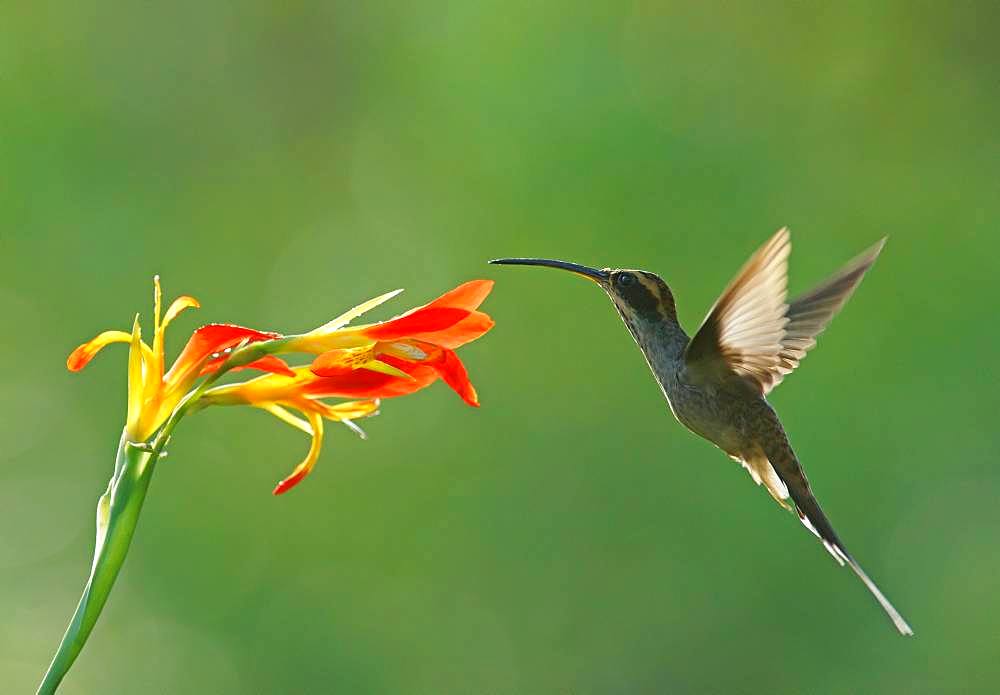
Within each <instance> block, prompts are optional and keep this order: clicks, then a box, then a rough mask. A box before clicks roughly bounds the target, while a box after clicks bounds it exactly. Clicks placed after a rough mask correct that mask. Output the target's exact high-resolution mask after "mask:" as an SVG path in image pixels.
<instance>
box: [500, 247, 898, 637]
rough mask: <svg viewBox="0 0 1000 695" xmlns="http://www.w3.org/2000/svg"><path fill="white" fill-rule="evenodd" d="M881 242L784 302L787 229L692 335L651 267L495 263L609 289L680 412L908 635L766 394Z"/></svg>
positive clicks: (854, 284) (687, 423)
mask: <svg viewBox="0 0 1000 695" xmlns="http://www.w3.org/2000/svg"><path fill="white" fill-rule="evenodd" d="M884 245H885V239H882V240H881V241H879V242H878V243H877V244H875V245H874V246H872V247H871V248H870V249H868V250H867V251H865V252H864V253H862V254H861V255H860V256H858V257H857V258H856V259H854V260H853V261H851V262H850V263H848V264H847V265H846V266H845V267H844V268H843V269H842V270H840V272H838V273H837V274H835V275H834V276H833V277H831V278H830V279H829V280H827V281H826V282H824V283H823V284H822V285H820V286H819V287H817V288H815V289H814V290H812V291H811V292H807V293H805V294H803V295H802V296H800V297H797V298H795V299H794V300H792V301H791V302H787V301H786V287H787V272H788V255H789V253H790V251H791V242H790V239H789V234H788V229H787V228H782V229H780V230H778V232H777V233H776V234H775V235H774V236H772V237H771V238H770V239H769V240H768V241H767V243H765V244H764V245H763V246H762V247H760V248H759V249H758V250H757V252H756V253H754V255H753V256H751V257H750V260H749V261H747V263H746V265H744V266H743V268H742V269H741V270H740V272H739V273H738V274H737V275H736V277H735V278H734V279H733V281H732V282H731V283H729V286H728V287H727V288H726V289H725V291H724V292H723V293H722V296H721V297H719V299H718V301H716V303H715V306H713V307H712V309H711V311H709V313H708V316H707V317H706V318H705V321H704V322H703V323H702V324H701V328H699V329H698V332H697V333H695V335H694V337H693V338H690V337H688V334H687V333H685V332H684V329H683V328H681V326H680V324H679V323H678V321H677V309H676V305H675V303H674V296H673V293H672V292H671V291H670V288H669V287H668V286H667V284H666V283H665V282H664V281H663V280H662V279H661V278H660V276H659V275H656V274H654V273H649V272H646V271H643V270H622V269H618V270H615V269H611V268H605V269H603V270H598V269H596V268H590V267H587V266H584V265H578V264H576V263H568V262H566V261H556V260H550V259H545V258H499V259H496V260H493V261H490V263H496V264H504V265H537V266H546V267H550V268H562V269H563V270H568V271H570V272H572V273H576V274H577V275H581V276H583V277H585V278H588V279H590V280H593V281H594V282H596V283H597V284H598V285H600V286H601V288H602V289H603V290H604V291H605V292H607V294H608V296H609V297H611V301H612V302H613V303H614V305H615V308H616V309H618V313H619V314H620V315H621V317H622V320H623V321H624V322H625V325H626V326H627V327H628V329H629V332H630V333H631V334H632V337H633V338H634V339H635V342H636V343H637V344H638V345H639V349H640V350H642V354H643V355H644V356H645V358H646V362H647V363H648V364H649V367H650V369H651V370H652V372H653V376H654V377H655V378H656V381H657V382H658V383H659V385H660V389H661V390H662V391H663V395H664V396H666V398H667V402H668V403H669V404H670V409H671V411H672V412H673V414H674V417H676V418H677V420H679V421H680V423H681V424H682V425H684V426H685V427H687V428H688V429H690V430H691V431H692V432H694V433H695V434H697V435H699V436H701V437H704V438H705V439H707V440H708V441H710V442H712V443H713V444H715V445H716V446H717V447H719V448H720V449H722V450H723V451H724V452H725V453H727V454H728V455H729V456H730V458H732V459H734V460H736V461H738V462H740V463H741V464H742V465H743V467H744V468H746V469H747V471H748V472H749V473H750V476H751V477H752V478H753V480H754V481H755V482H756V483H757V484H758V485H763V486H764V487H765V488H767V491H768V492H769V493H771V496H772V497H773V498H774V499H775V501H777V503H778V504H780V505H781V506H782V507H784V508H785V509H789V510H791V509H792V508H793V507H794V510H795V511H796V513H797V514H798V516H799V519H801V520H802V523H803V524H805V526H806V527H807V528H808V529H809V530H810V531H812V532H813V533H814V534H816V536H818V537H819V539H820V540H821V541H822V542H823V545H824V546H825V547H826V549H827V550H828V551H829V552H830V554H831V555H833V558H834V559H835V560H836V561H837V562H838V563H839V564H840V565H841V566H843V565H844V564H847V565H848V566H849V567H850V568H851V569H852V570H853V571H854V573H855V574H856V575H857V576H858V578H859V579H860V580H861V581H862V582H863V583H864V585H865V586H866V587H868V590H869V591H871V593H872V595H874V596H875V598H876V599H877V600H878V602H879V604H880V605H881V606H882V608H883V609H884V610H885V612H886V613H888V615H889V617H890V618H891V619H892V622H893V623H894V624H895V626H896V629H897V630H899V632H900V633H902V634H904V635H912V634H913V631H912V630H911V629H910V626H909V625H907V624H906V621H905V620H904V619H903V616H901V615H900V614H899V612H898V611H897V610H896V609H895V608H894V607H893V606H892V604H891V603H889V601H888V599H886V597H885V596H883V595H882V592H881V591H879V589H878V587H877V586H875V582H873V581H872V580H871V579H869V578H868V575H867V574H865V572H864V570H862V569H861V566H860V565H859V564H858V563H857V562H856V561H855V560H854V558H853V557H851V555H850V553H848V552H847V548H846V547H845V546H844V544H843V543H842V542H841V540H840V538H838V537H837V534H836V532H834V530H833V526H831V524H830V521H829V520H828V519H827V518H826V515H825V514H824V513H823V510H822V509H821V508H820V506H819V502H817V501H816V497H815V496H814V495H813V492H812V489H811V488H810V486H809V481H808V479H806V475H805V472H804V471H803V470H802V466H801V465H800V464H799V460H798V458H797V457H796V456H795V452H794V451H793V450H792V447H791V445H790V444H789V443H788V437H787V435H786V434H785V430H784V428H783V427H782V425H781V421H780V420H779V419H778V415H777V413H775V412H774V409H772V408H771V406H770V404H768V402H767V400H766V399H765V397H766V396H767V394H768V393H769V392H770V391H771V389H773V388H774V387H775V386H777V385H778V384H779V383H781V380H782V379H783V378H784V377H785V375H787V374H789V373H790V372H791V371H792V370H794V369H795V368H796V367H797V366H798V365H799V362H800V361H801V360H802V359H803V358H804V357H805V355H806V352H808V351H809V350H810V349H812V347H813V346H814V345H816V336H817V335H819V333H821V332H822V331H823V329H824V328H826V325H827V324H828V323H829V322H830V320H831V319H832V318H833V317H834V315H836V313H837V312H838V311H840V309H841V307H843V305H844V303H845V302H846V301H847V300H848V298H849V297H850V296H851V294H852V293H853V292H854V290H855V289H856V288H857V286H858V284H859V283H860V282H861V279H862V278H863V277H864V275H865V272H867V270H868V269H869V268H870V267H871V266H872V264H873V263H874V262H875V259H876V258H877V257H878V255H879V252H880V251H881V250H882V247H883V246H884Z"/></svg>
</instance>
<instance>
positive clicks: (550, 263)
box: [490, 258, 609, 284]
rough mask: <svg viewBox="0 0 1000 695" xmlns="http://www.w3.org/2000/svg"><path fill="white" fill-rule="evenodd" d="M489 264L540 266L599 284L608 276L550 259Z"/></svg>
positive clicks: (519, 259)
mask: <svg viewBox="0 0 1000 695" xmlns="http://www.w3.org/2000/svg"><path fill="white" fill-rule="evenodd" d="M490 263H491V264H493V265H540V266H544V267H546V268H560V269H562V270H568V271H569V272H571V273H574V274H576V275H580V276H582V277H585V278H587V279H588V280H593V281H594V282H597V283H600V284H604V283H606V282H607V281H608V276H609V273H608V271H607V270H598V269H597V268H591V267H590V266H586V265H580V264H579V263H570V262H569V261H556V260H553V259H550V258H495V259H493V260H492V261H490Z"/></svg>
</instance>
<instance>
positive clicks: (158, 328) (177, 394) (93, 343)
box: [66, 276, 292, 443]
mask: <svg viewBox="0 0 1000 695" xmlns="http://www.w3.org/2000/svg"><path fill="white" fill-rule="evenodd" d="M161 297H162V292H161V290H160V277H159V276H156V277H155V278H153V325H154V328H153V344H152V347H151V346H149V345H147V344H146V343H144V342H143V341H142V330H141V328H140V327H139V315H138V314H136V317H135V320H134V322H133V324H132V332H131V333H126V332H125V331H104V332H103V333H100V334H98V335H97V336H96V337H95V338H93V339H92V340H89V341H87V342H86V343H84V344H83V345H81V346H80V347H78V348H77V349H76V350H74V351H73V352H72V353H71V354H70V356H69V357H68V358H67V359H66V367H67V368H68V369H69V370H70V371H71V372H78V371H80V370H81V369H83V368H84V367H86V366H87V364H88V363H89V362H90V360H92V359H93V358H94V356H95V355H96V354H97V353H98V352H100V351H101V349H102V348H104V347H105V346H106V345H110V344H111V343H129V344H130V348H129V359H128V416H127V418H126V424H125V432H126V437H127V438H128V440H129V441H130V442H135V443H139V442H144V441H146V440H147V439H148V438H149V437H150V436H152V435H153V434H154V433H155V432H156V430H158V429H159V428H160V426H161V425H162V424H163V423H164V422H165V421H166V419H167V418H168V417H169V416H170V414H171V413H172V412H173V410H174V408H175V407H176V406H177V404H178V403H179V402H180V401H181V399H182V398H183V397H184V396H185V394H187V392H188V390H189V389H190V388H191V386H192V385H193V384H194V382H195V381H196V380H197V379H198V377H199V376H202V375H204V374H208V373H210V372H213V371H215V370H217V369H218V368H219V367H220V366H221V365H222V363H223V362H224V361H225V359H226V357H227V356H228V354H229V353H230V352H231V351H232V350H233V349H234V348H236V347H239V346H242V345H247V344H249V343H255V342H259V341H263V340H272V339H274V338H280V337H281V336H280V335H279V334H277V333H269V332H265V331H256V330H254V329H252V328H244V327H242V326H234V325H231V324H223V323H211V324H208V325H206V326H202V327H201V328H199V329H198V330H196V331H195V332H194V333H193V334H192V335H191V338H190V340H188V342H187V345H185V346H184V349H183V350H182V351H181V354H180V355H179V356H178V357H177V359H176V360H175V361H174V363H173V365H172V366H171V367H170V369H169V370H168V371H166V373H164V369H165V359H164V348H163V340H164V336H165V334H166V331H167V326H169V325H170V323H171V322H172V321H173V320H174V319H175V318H177V315H178V314H180V313H181V312H182V311H184V310H185V309H187V308H190V307H193V308H198V307H199V306H201V305H200V304H199V303H198V300H196V299H195V298H194V297H188V296H182V297H178V298H177V299H175V300H174V301H173V303H172V304H171V305H170V307H169V308H168V309H167V313H166V314H165V315H163V316H162V318H161V314H160V304H161ZM246 368H254V369H261V370H264V371H270V372H276V373H279V374H291V373H292V372H291V370H290V369H289V367H288V365H287V364H285V363H284V361H282V360H281V359H279V358H277V357H274V356H271V355H267V356H265V357H262V358H261V359H259V360H257V361H255V362H252V363H251V364H248V365H246Z"/></svg>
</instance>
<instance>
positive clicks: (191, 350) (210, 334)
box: [164, 323, 281, 381]
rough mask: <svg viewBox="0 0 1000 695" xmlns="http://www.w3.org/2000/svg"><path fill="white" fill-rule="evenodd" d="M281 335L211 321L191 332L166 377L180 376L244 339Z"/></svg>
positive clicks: (270, 337)
mask: <svg viewBox="0 0 1000 695" xmlns="http://www.w3.org/2000/svg"><path fill="white" fill-rule="evenodd" d="M280 337H281V334H280V333H271V332H269V331H256V330H254V329H252V328H245V327H244V326H236V325H233V324H230V323H210V324H208V325H206V326H202V327H201V328H199V329H198V330H196V331H195V332H194V333H192V334H191V338H190V339H189V340H188V342H187V345H185V346H184V349H183V350H181V354H180V355H179V356H178V357H177V360H176V361H175V362H174V365H173V366H172V367H171V368H170V371H169V372H168V373H167V375H166V377H164V378H165V380H167V381H171V380H173V379H175V378H179V377H180V375H181V374H182V373H186V372H188V370H191V369H194V368H195V367H197V365H199V364H200V363H201V362H202V361H203V360H204V359H205V358H207V357H209V356H211V355H212V354H213V353H219V355H220V357H221V355H222V353H223V352H224V351H225V350H227V349H228V348H232V347H235V346H236V345H239V344H240V343H241V342H243V341H244V340H245V341H247V342H248V343H256V342H259V341H261V340H271V339H272V338H280ZM213 359H214V358H213Z"/></svg>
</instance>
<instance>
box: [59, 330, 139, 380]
mask: <svg viewBox="0 0 1000 695" xmlns="http://www.w3.org/2000/svg"><path fill="white" fill-rule="evenodd" d="M131 340H132V334H131V333H126V332H125V331H104V332H103V333H100V334H98V335H97V336H96V337H94V338H92V339H91V340H88V341H87V342H86V343H84V344H83V345H80V346H79V347H78V348H76V349H75V350H74V351H73V352H71V353H70V355H69V357H67V358H66V368H67V369H69V370H70V371H71V372H78V371H80V370H81V369H83V368H84V367H86V366H87V364H88V363H89V362H90V361H91V360H92V359H94V356H95V355H97V353H98V352H100V351H101V350H102V349H103V348H104V347H105V346H106V345H110V344H111V343H128V342H131Z"/></svg>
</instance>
